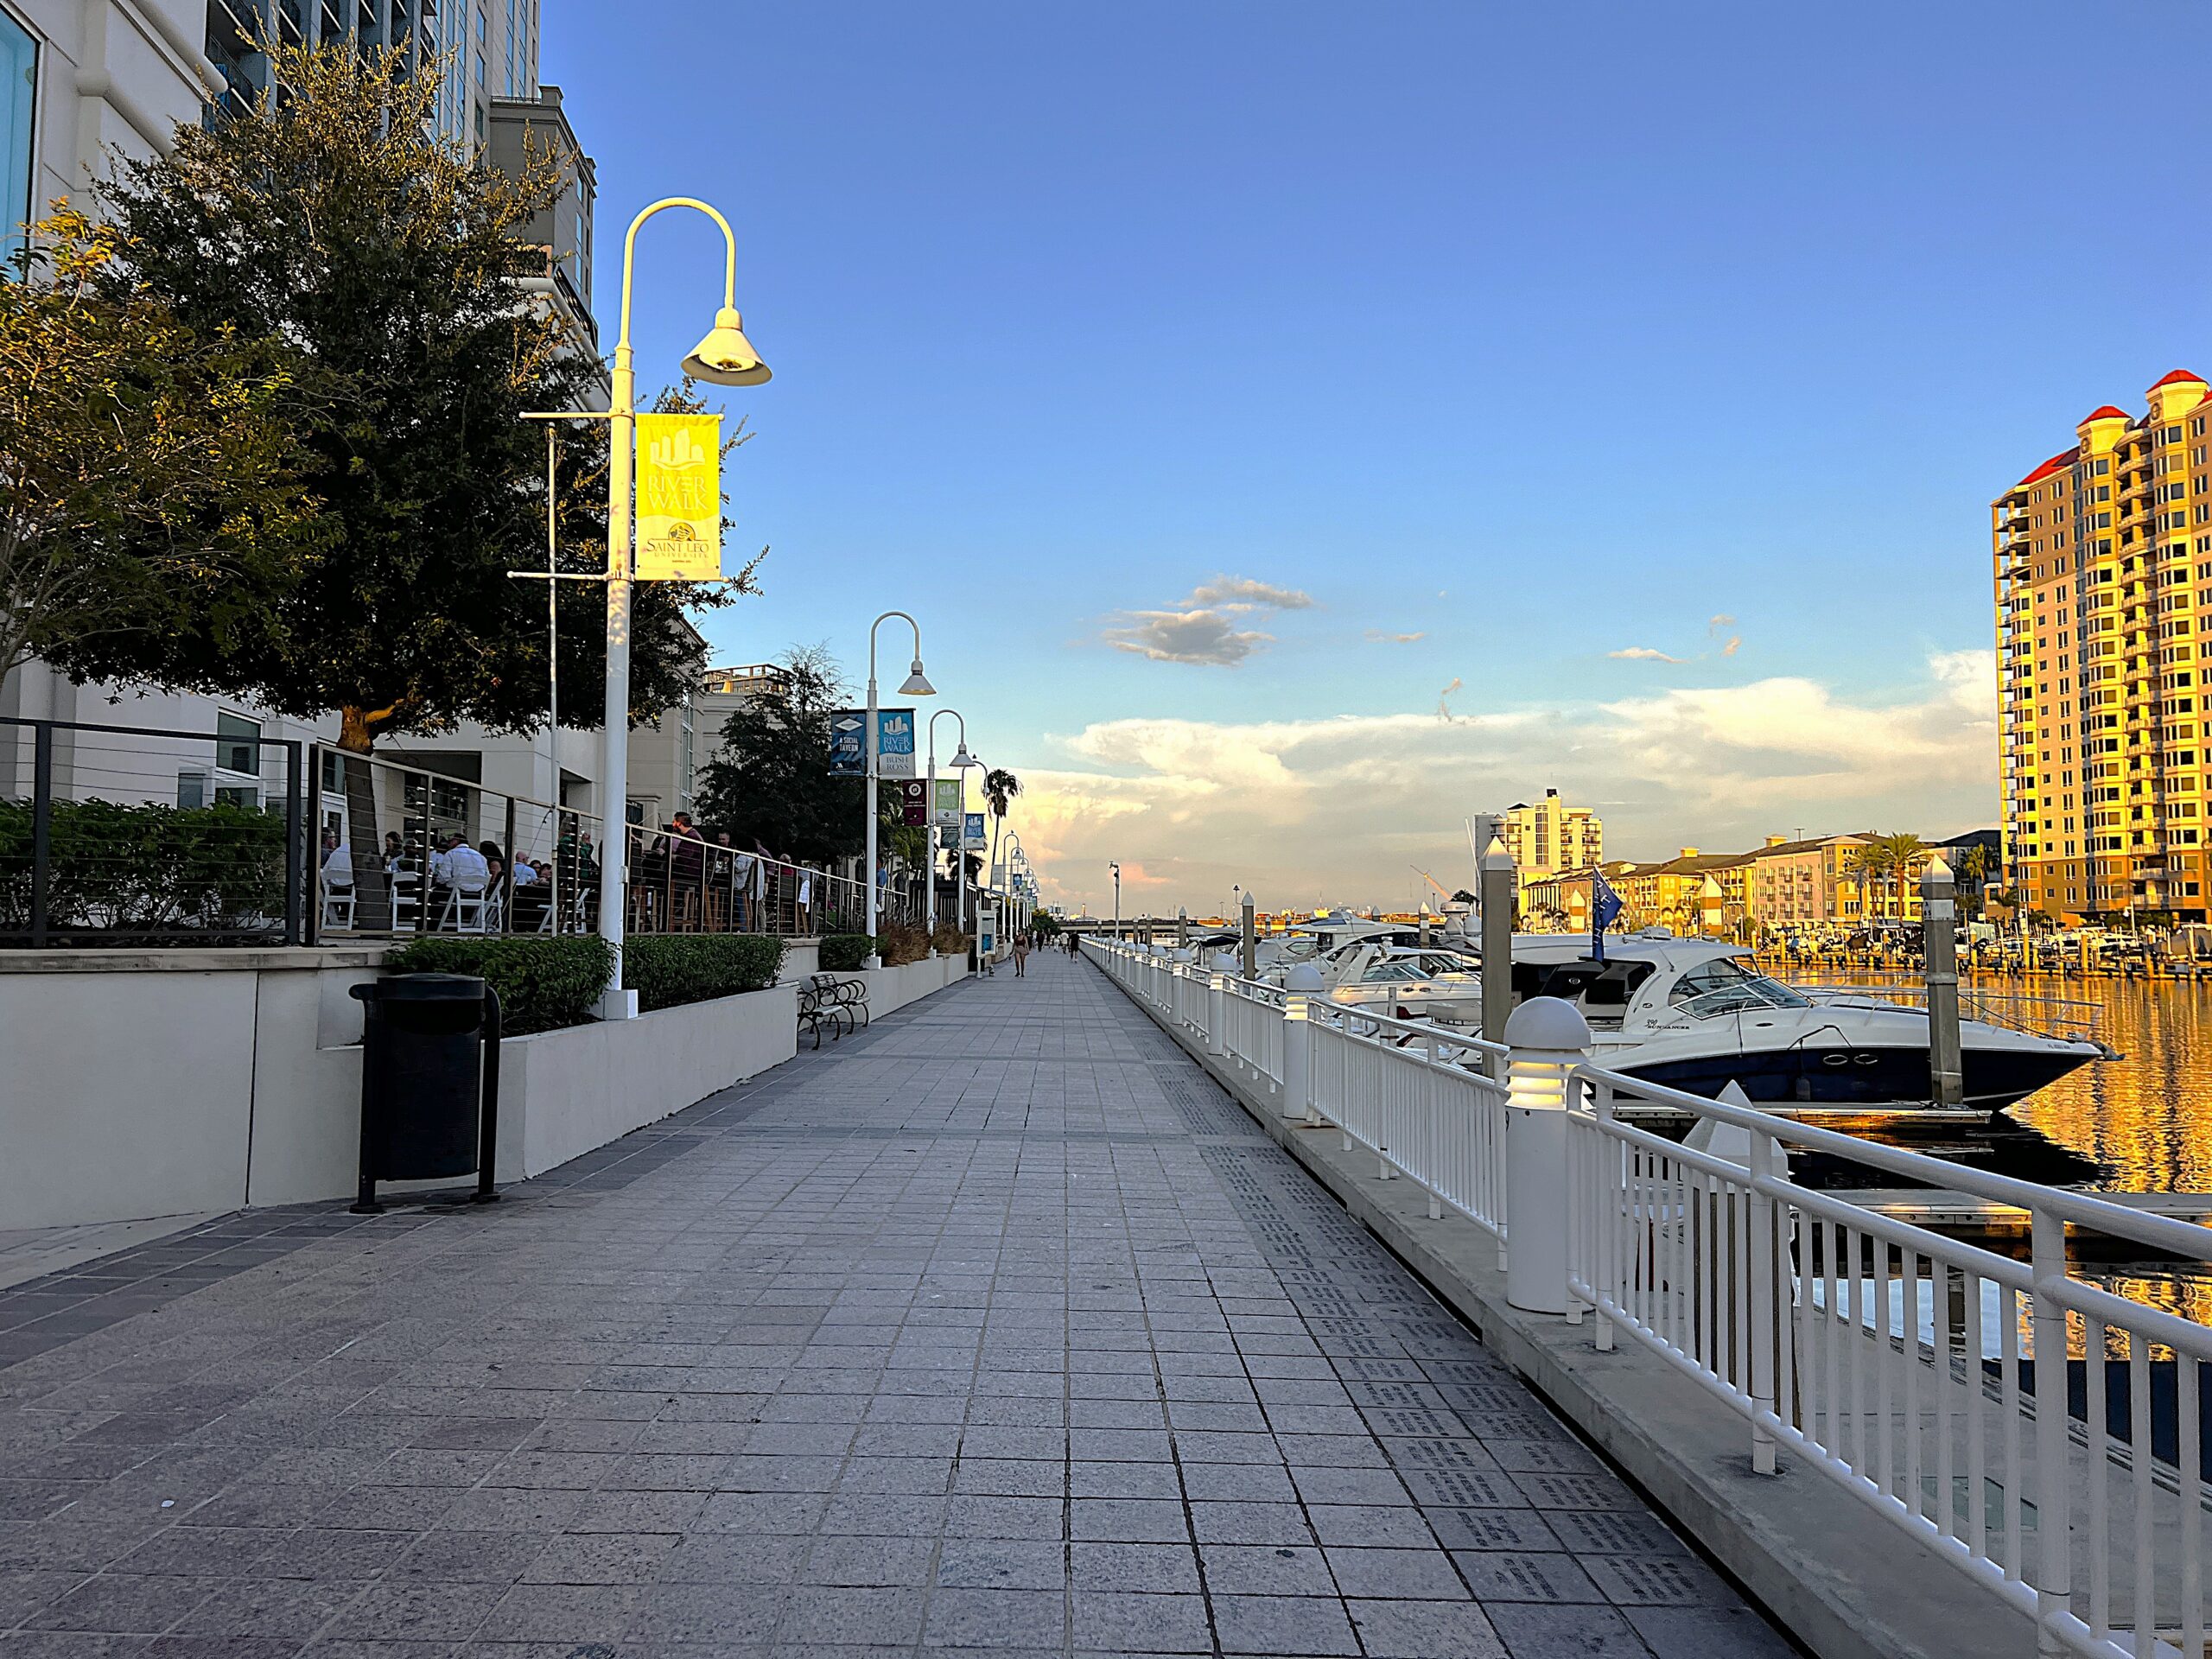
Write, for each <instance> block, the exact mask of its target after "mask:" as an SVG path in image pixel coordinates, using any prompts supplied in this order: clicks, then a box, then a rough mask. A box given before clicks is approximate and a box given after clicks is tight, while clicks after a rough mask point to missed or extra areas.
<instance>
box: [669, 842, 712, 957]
mask: <svg viewBox="0 0 2212 1659" xmlns="http://www.w3.org/2000/svg"><path fill="white" fill-rule="evenodd" d="M666 845H667V848H668V880H669V908H668V925H670V926H671V927H673V928H676V929H678V930H680V931H684V932H691V933H696V932H697V931H698V930H699V912H700V909H701V906H702V900H703V890H704V888H705V887H706V881H707V838H706V837H705V836H702V835H701V834H700V833H699V830H698V827H697V826H696V824H694V823H692V822H691V815H690V813H689V812H678V813H677V815H676V817H674V818H672V819H671V820H670V822H669V826H668V837H667V841H666Z"/></svg>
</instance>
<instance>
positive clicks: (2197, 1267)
mask: <svg viewBox="0 0 2212 1659" xmlns="http://www.w3.org/2000/svg"><path fill="white" fill-rule="evenodd" d="M1779 972H1780V975H1781V976H1782V977H1783V978H1784V979H1788V980H1790V981H1791V982H1795V983H1799V984H1869V985H1872V984H1878V983H1888V984H1897V983H1900V981H1899V980H1898V979H1897V976H1886V977H1885V976H1879V975H1873V974H1865V975H1852V974H1825V975H1823V974H1814V973H1809V972H1807V971H1804V970H1803V969H1802V968H1798V969H1794V970H1793V968H1792V967H1782V968H1781V969H1779ZM1961 991H1962V995H1970V996H1971V995H1986V996H1987V997H1988V998H1989V999H1990V1000H1991V1002H1992V1003H1993V1006H1994V1007H1997V1008H2001V1009H2005V1010H2007V1011H2008V1012H2010V1011H2015V1010H2017V1011H2018V1013H2019V1014H2021V1015H2023V1016H2024V1018H2025V1019H2026V1020H2027V1022H2028V1023H2030V1024H2032V1025H2034V1026H2036V1027H2037V1028H2038V1029H2041V1030H2047V1031H2055V1032H2071V1031H2081V1030H2082V1029H2084V1028H2085V1027H2086V1028H2087V1029H2088V1034H2090V1035H2092V1036H2094V1037H2095V1038H2096V1039H2098V1040H2099V1041H2101V1042H2103V1043H2106V1044H2108V1045H2109V1046H2112V1047H2113V1048H2116V1049H2118V1050H2119V1051H2120V1055H2121V1058H2119V1059H2117V1060H2109V1061H2104V1062H2101V1063H2099V1064H2095V1065H2085V1066H2083V1067H2082V1069H2081V1070H2080V1071H2076V1072H2075V1073H2074V1074H2073V1076H2071V1077H2064V1078H2062V1079H2061V1080H2060V1081H2058V1082H2057V1083H2055V1084H2052V1085H2051V1086H2050V1088H2048V1089H2044V1090H2040V1091H2039V1092H2037V1093H2036V1094H2033V1095H2031V1096H2028V1098H2027V1099H2026V1100H2024V1101H2023V1102H2021V1103H2020V1104H2018V1106H2015V1107H2013V1108H2012V1110H2011V1111H2010V1112H2009V1113H2007V1114H2006V1116H2008V1117H2010V1118H2011V1119H2012V1121H2013V1122H2016V1123H2019V1124H2023V1125H2025V1126H2026V1127H2027V1128H2031V1129H2033V1130H2037V1131H2039V1132H2040V1133H2041V1135H2042V1136H2043V1137H2045V1138H2046V1139H2047V1141H2049V1142H2050V1146H2048V1147H2045V1146H2041V1145H2039V1144H2037V1142H2035V1141H2033V1140H2032V1139H2031V1138H2027V1137H2023V1140H2024V1146H2023V1147H2020V1148H2018V1149H2015V1150H2014V1151H2012V1153H2011V1154H2010V1155H2009V1156H2008V1157H2007V1158H2005V1159H2003V1160H1999V1163H1998V1165H1997V1166H1999V1167H2003V1166H2005V1163H2007V1162H2010V1163H2012V1165H2013V1166H2012V1167H2010V1168H2008V1169H2007V1170H2006V1173H2016V1174H2020V1175H2023V1176H2025V1177H2027V1178H2028V1179H2051V1180H2059V1181H2063V1182H2065V1183H2066V1184H2068V1185H2077V1184H2078V1185H2083V1186H2086V1187H2088V1188H2090V1189H2092V1190H2099V1189H2101V1190H2103V1191H2107V1192H2212V986H2205V985H2200V984H2198V983H2196V982H2183V981H2175V980H2160V981H2158V982H2155V983H2154V982H2149V981H2144V980H2121V979H2090V980H2055V979H2044V980H2020V979H1994V978H1986V977H1982V976H1974V977H1973V978H1972V979H1971V980H1970V981H1967V982H1964V983H1963V984H1962V986H1961ZM2092 1016H2094V1018H2093V1019H2092ZM1882 1138H1885V1139H1888V1138H1891V1137H1888V1136H1884V1137H1882ZM1923 1149H1924V1150H1929V1151H1937V1150H1939V1149H1938V1148H1936V1147H1925V1148H1923ZM2066 1154H2071V1156H2068V1155H2066ZM2075 1158H2078V1159H2081V1160H2087V1161H2086V1162H2085V1163H2081V1164H2078V1165H2075V1164H2074V1161H2073V1160H2074V1159H2075ZM2023 1160H2024V1162H2025V1163H2026V1164H2029V1165H2034V1166H2036V1167H2025V1166H2021V1164H2022V1161H2023ZM2069 1166H2070V1167H2069ZM2091 1166H2094V1167H2091ZM2082 1271H2084V1272H2085V1274H2086V1275H2087V1276H2088V1277H2090V1278H2092V1279H2094V1280H2097V1281H2101V1283H2103V1284H2104V1285H2105V1286H2106V1287H2107V1288H2108V1289H2111V1290H2113V1291H2116V1292H2118V1293H2119V1294H2121V1295H2124V1296H2131V1297H2133V1298H2135V1299H2136V1300H2139V1301H2145V1302H2149V1303H2151V1304H2152V1306H2158V1307H2164V1308H2166V1309H2168V1310H2170V1311H2171V1312H2173V1313H2180V1314H2183V1315H2184V1316H2185V1317H2188V1318H2190V1319H2196V1320H2198V1321H2200V1322H2203V1323H2212V1266H2208V1265H2206V1264H2202V1263H2199V1264H2190V1265H2180V1264H2176V1263H2172V1262H2101V1263H2098V1264H2097V1265H2096V1266H2094V1268H2092V1267H2088V1265H2087V1264H2084V1266H2083V1268H2082ZM2077 1340H2078V1339H2077Z"/></svg>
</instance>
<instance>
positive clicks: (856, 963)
mask: <svg viewBox="0 0 2212 1659" xmlns="http://www.w3.org/2000/svg"><path fill="white" fill-rule="evenodd" d="M881 950H882V941H881V940H880V939H878V938H874V936H873V935H870V934H867V933H825V934H823V936H822V970H823V972H824V973H828V974H849V973H852V972H854V971H855V969H858V968H859V967H860V965H861V963H863V962H865V961H867V960H868V957H873V956H877V955H879V954H880V953H881Z"/></svg>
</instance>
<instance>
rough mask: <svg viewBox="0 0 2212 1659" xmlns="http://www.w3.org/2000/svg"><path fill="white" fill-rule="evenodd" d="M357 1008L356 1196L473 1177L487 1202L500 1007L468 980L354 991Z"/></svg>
mask: <svg viewBox="0 0 2212 1659" xmlns="http://www.w3.org/2000/svg"><path fill="white" fill-rule="evenodd" d="M350 994H351V995H353V997H354V998H355V999H356V1000H357V1001H359V1002H360V1003H361V1004H362V1016H363V1020H362V1032H361V1173H360V1182H361V1185H360V1196H359V1200H358V1202H356V1203H355V1205H353V1208H354V1209H355V1210H356V1211H362V1212H373V1211H378V1210H380V1209H382V1208H383V1206H382V1205H379V1204H378V1202H377V1195H376V1184H377V1183H378V1181H380V1180H381V1181H414V1180H430V1179H436V1178H438V1177H440V1176H445V1175H467V1174H470V1173H475V1174H476V1175H477V1176H478V1178H479V1179H478V1183H477V1197H478V1198H491V1197H493V1196H495V1195H494V1194H493V1191H492V1175H493V1158H494V1155H495V1152H496V1147H495V1137H496V1131H497V1126H498V1123H499V995H498V993H497V992H495V991H493V989H492V988H491V987H490V986H489V985H487V984H486V983H485V982H484V981H482V980H480V979H478V978H475V977H474V976H470V975H467V974H396V975H393V976H391V977H389V978H385V979H378V980H372V981H371V982H369V983H367V984H365V985H356V986H354V987H353V988H352V991H351V993H350Z"/></svg>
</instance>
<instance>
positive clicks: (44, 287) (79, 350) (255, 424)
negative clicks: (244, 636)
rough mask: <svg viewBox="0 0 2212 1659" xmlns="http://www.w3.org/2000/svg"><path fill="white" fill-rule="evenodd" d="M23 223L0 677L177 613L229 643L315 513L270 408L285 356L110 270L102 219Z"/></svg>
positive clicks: (63, 215) (4, 511)
mask: <svg viewBox="0 0 2212 1659" xmlns="http://www.w3.org/2000/svg"><path fill="white" fill-rule="evenodd" d="M32 229H33V239H32V241H31V243H30V245H29V249H28V250H27V251H25V252H24V253H23V254H22V255H21V256H20V257H18V259H17V261H16V273H15V274H16V280H14V281H12V282H11V281H8V280H5V279H3V278H0V677H4V676H5V675H6V674H7V672H8V671H10V669H13V668H15V667H16V666H18V665H19V664H22V663H23V662H25V661H27V660H29V658H32V657H35V656H43V657H48V658H60V657H65V656H68V655H70V654H72V653H74V652H90V651H93V650H114V649H118V648H128V647H133V646H139V645H143V643H144V642H145V641H147V640H148V639H153V638H156V637H158V636H160V635H161V634H162V633H164V632H168V630H170V629H172V628H175V627H176V626H179V625H180V623H181V621H182V620H184V619H186V618H188V617H195V618H197V619H199V620H200V622H201V625H202V626H204V627H205V628H206V630H207V634H208V637H209V639H210V640H211V642H212V643H213V645H214V647H215V648H216V649H219V650H222V649H228V648H229V647H231V646H232V645H234V644H236V643H238V639H239V637H240V634H241V632H245V633H250V632H251V629H252V627H253V626H254V618H253V616H252V607H251V606H250V605H249V604H247V603H245V601H244V598H243V595H244V594H245V592H246V591H247V590H248V589H249V588H251V587H254V586H257V585H260V584H275V583H280V582H281V581H282V579H283V569H284V559H283V555H284V554H285V552H286V551H287V550H289V551H292V552H295V553H296V552H298V551H299V550H300V548H299V546H298V545H296V544H297V543H303V542H305V541H306V540H307V539H308V538H307V536H306V534H305V533H304V532H305V531H306V529H307V523H306V521H307V520H308V519H309V518H311V517H312V515H313V512H314V510H315V508H314V503H313V502H312V501H311V500H309V499H307V498H306V496H305V495H304V493H302V491H301V490H300V489H299V487H298V486H297V485H296V483H295V482H294V481H293V479H292V477H291V473H292V469H293V467H294V466H295V465H296V455H295V454H294V452H293V448H292V443H291V440H290V437H289V433H288V431H287V429H286V428H285V427H284V425H283V423H281V422H280V421H279V420H277V418H276V409H277V404H278V403H279V401H280V400H281V399H282V397H283V395H284V393H285V392H286V391H287V390H288V387H289V372H288V369H287V366H286V362H285V354H284V353H282V352H281V351H279V350H277V349H275V348H274V347H273V346H272V344H271V343H270V342H265V341H264V342H257V341H252V340H242V339H241V338H240V337H239V335H238V332H237V331H236V330H235V329H232V328H230V327H223V326H221V325H218V326H216V327H214V328H213V329H211V330H208V331H207V332H204V333H203V332H200V331H196V330H194V328H192V327H188V326H187V325H186V324H185V323H184V322H182V321H180V320H179V319H178V317H177V316H176V315H175V313H174V312H173V311H171V310H170V309H168V308H167V307H165V306H164V305H162V303H161V302H159V301H158V300H156V298H154V297H153V296H150V295H149V294H148V293H147V292H146V291H145V289H143V288H142V287H139V286H137V285H136V284H131V283H113V284H111V283H109V282H108V281H107V278H108V277H109V276H110V274H111V270H112V269H113V268H115V267H117V266H118V264H127V263H128V261H129V260H130V257H131V254H132V252H133V250H132V248H131V246H130V243H129V241H128V239H127V238H125V237H124V235H123V233H122V232H119V231H118V230H116V229H115V228H113V227H112V226H103V225H96V224H94V223H93V222H92V220H91V219H89V218H87V217H86V215H85V214H84V213H80V212H78V211H76V210H74V209H71V208H67V207H57V209H56V211H55V213H54V215H53V216H52V217H51V218H48V219H44V220H42V221H41V222H40V223H39V224H37V225H36V226H33V227H32Z"/></svg>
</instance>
